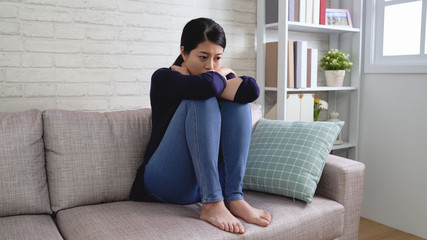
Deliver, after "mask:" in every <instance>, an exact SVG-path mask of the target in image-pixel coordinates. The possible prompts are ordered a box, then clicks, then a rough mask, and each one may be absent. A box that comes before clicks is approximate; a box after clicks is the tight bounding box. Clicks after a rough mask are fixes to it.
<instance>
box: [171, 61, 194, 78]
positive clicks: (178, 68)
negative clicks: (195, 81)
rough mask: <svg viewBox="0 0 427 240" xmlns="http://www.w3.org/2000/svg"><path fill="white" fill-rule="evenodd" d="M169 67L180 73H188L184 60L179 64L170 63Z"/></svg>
mask: <svg viewBox="0 0 427 240" xmlns="http://www.w3.org/2000/svg"><path fill="white" fill-rule="evenodd" d="M171 69H172V71H175V72H179V73H181V74H182V75H190V72H189V71H188V69H187V66H186V65H185V62H183V63H182V64H181V66H177V65H172V67H171Z"/></svg>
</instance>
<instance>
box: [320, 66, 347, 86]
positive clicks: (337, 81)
mask: <svg viewBox="0 0 427 240" xmlns="http://www.w3.org/2000/svg"><path fill="white" fill-rule="evenodd" d="M344 76H345V70H326V71H325V77H326V86H328V87H342V86H343V82H344Z"/></svg>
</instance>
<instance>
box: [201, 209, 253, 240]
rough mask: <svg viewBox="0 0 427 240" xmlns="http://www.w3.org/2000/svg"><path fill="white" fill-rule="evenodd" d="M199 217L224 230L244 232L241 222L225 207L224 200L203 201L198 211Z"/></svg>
mask: <svg viewBox="0 0 427 240" xmlns="http://www.w3.org/2000/svg"><path fill="white" fill-rule="evenodd" d="M200 219H201V220H205V221H207V222H208V223H210V224H212V225H214V226H216V227H218V228H220V229H221V230H224V231H226V232H232V233H244V232H245V228H244V227H243V225H242V223H241V222H240V221H239V220H238V219H237V218H236V217H234V216H233V215H232V214H231V213H230V211H229V210H228V209H227V208H226V207H225V204H224V201H220V202H213V203H204V204H203V206H202V211H201V213H200Z"/></svg>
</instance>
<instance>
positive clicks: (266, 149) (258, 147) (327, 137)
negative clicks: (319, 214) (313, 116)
mask: <svg viewBox="0 0 427 240" xmlns="http://www.w3.org/2000/svg"><path fill="white" fill-rule="evenodd" d="M343 125H344V122H285V121H279V120H266V119H261V120H260V121H259V122H258V125H257V127H256V129H255V132H254V134H253V135H252V140H251V144H250V148H249V156H248V162H247V166H246V174H245V178H244V180H243V183H244V188H245V189H250V190H255V191H261V192H268V193H273V194H278V195H283V196H287V197H291V198H296V199H300V200H303V201H305V202H307V203H311V201H312V200H313V195H314V192H315V191H316V187H317V183H318V182H319V179H320V176H321V174H322V171H323V166H324V165H325V161H326V157H327V156H328V154H329V152H330V151H331V149H332V145H333V143H334V141H335V139H336V138H337V136H338V134H339V132H340V131H341V128H342V127H343Z"/></svg>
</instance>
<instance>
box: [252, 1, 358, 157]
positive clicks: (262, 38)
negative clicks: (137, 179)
mask: <svg viewBox="0 0 427 240" xmlns="http://www.w3.org/2000/svg"><path fill="white" fill-rule="evenodd" d="M328 2H329V5H328V6H327V8H336V9H348V10H349V12H350V15H351V18H352V23H353V27H342V26H328V25H315V24H308V23H301V22H293V21H288V16H287V15H288V14H287V13H288V0H284V1H282V0H258V1H257V4H258V6H257V7H258V11H257V79H258V85H259V86H260V90H261V91H260V92H261V93H260V98H259V101H258V102H259V103H260V104H261V105H262V106H263V109H264V110H265V109H267V108H266V107H267V106H266V95H268V94H273V96H274V98H275V101H276V104H277V119H278V120H286V119H285V116H286V107H285V106H286V95H287V94H289V93H314V94H321V95H322V96H327V99H326V100H327V102H328V103H329V110H328V111H329V112H332V111H337V112H339V113H340V119H341V120H344V121H345V125H344V128H343V130H342V139H343V141H344V143H343V144H341V145H334V147H333V150H334V154H336V153H335V151H336V152H337V155H342V156H345V157H348V158H351V159H355V160H357V142H358V131H359V102H360V79H361V48H362V47H361V46H362V34H361V33H362V31H361V26H362V9H363V0H354V1H353V0H330V1H328ZM267 4H277V8H276V7H273V8H268V7H267ZM267 9H274V11H277V13H276V12H269V13H267V12H266V11H267ZM267 14H268V15H269V16H274V15H276V14H277V16H278V19H277V21H274V22H273V23H268V24H266V16H267ZM319 36H320V37H321V38H322V39H323V40H324V39H325V38H326V39H327V41H326V42H327V43H325V44H326V46H325V48H326V49H325V50H324V51H323V52H322V51H321V49H319V59H320V57H321V56H322V55H323V53H324V52H326V51H327V50H329V49H335V48H336V49H340V50H343V51H344V52H346V53H349V54H350V59H351V61H352V62H353V66H352V69H351V71H350V72H347V73H346V77H345V79H344V86H343V87H339V88H337V87H326V86H323V85H324V84H323V81H322V80H324V73H323V71H320V70H319V71H318V87H317V88H306V89H294V88H287V86H286V85H287V68H286V67H278V71H277V77H278V82H277V88H272V87H265V69H266V68H265V43H266V42H270V41H277V42H278V61H277V63H278V66H287V57H286V56H287V54H288V49H287V42H288V40H289V39H291V40H298V39H301V40H309V41H310V40H312V39H313V40H314V41H315V40H316V38H318V37H319ZM323 40H320V41H319V42H322V41H323ZM328 115H329V114H328Z"/></svg>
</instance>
